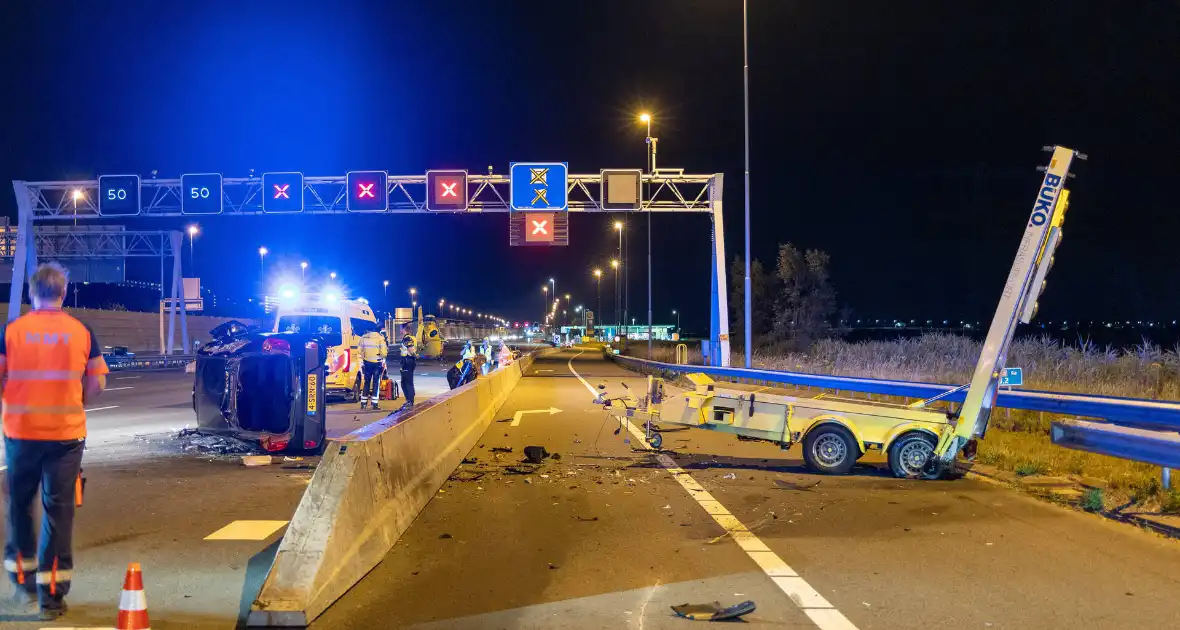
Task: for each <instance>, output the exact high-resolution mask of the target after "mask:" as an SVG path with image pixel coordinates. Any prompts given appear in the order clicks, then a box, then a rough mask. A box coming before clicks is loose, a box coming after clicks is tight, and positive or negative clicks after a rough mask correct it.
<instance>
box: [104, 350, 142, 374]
mask: <svg viewBox="0 0 1180 630" xmlns="http://www.w3.org/2000/svg"><path fill="white" fill-rule="evenodd" d="M102 358H103V360H104V361H106V362H107V367H110V368H112V369H116V368H121V367H125V366H127V365H128V364H130V363H131V362H132V361H134V360H135V353H134V352H132V351H131V349H130V348H128V347H127V346H106V347H104V348H103V349H102Z"/></svg>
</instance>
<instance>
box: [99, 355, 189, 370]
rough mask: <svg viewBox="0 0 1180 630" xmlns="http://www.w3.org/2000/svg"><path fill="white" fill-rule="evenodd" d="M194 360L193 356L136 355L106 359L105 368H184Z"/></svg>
mask: <svg viewBox="0 0 1180 630" xmlns="http://www.w3.org/2000/svg"><path fill="white" fill-rule="evenodd" d="M196 360H197V357H196V355H193V354H153V355H147V354H145V355H138V354H137V355H135V356H133V357H107V367H109V368H110V369H111V371H124V370H153V369H155V370H159V369H165V368H176V367H184V366H185V365H186V364H188V363H191V362H193V361H196Z"/></svg>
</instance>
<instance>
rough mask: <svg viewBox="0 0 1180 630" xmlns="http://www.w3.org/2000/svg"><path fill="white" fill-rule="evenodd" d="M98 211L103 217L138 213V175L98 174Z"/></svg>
mask: <svg viewBox="0 0 1180 630" xmlns="http://www.w3.org/2000/svg"><path fill="white" fill-rule="evenodd" d="M98 213H99V214H101V215H102V216H104V217H119V216H129V215H134V214H139V175H100V176H99V178H98Z"/></svg>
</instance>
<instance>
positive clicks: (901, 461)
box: [889, 431, 938, 479]
mask: <svg viewBox="0 0 1180 630" xmlns="http://www.w3.org/2000/svg"><path fill="white" fill-rule="evenodd" d="M936 446H938V443H937V442H936V441H935V440H934V437H933V436H931V435H930V434H928V433H923V432H920V431H914V432H911V433H906V434H905V435H902V436H901V437H899V438H897V439H896V440H894V441H893V444H891V445H890V446H889V470H890V471H891V472H893V476H894V477H898V478H900V479H936V478H937V475H931V474H930V473H929V472H927V470H926V462H927V460H929V459H930V457H931V456H932V455H933V454H934V447H936Z"/></svg>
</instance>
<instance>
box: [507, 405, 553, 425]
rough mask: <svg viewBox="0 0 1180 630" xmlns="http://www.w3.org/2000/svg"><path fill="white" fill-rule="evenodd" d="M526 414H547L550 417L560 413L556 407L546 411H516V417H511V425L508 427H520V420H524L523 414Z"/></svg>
mask: <svg viewBox="0 0 1180 630" xmlns="http://www.w3.org/2000/svg"><path fill="white" fill-rule="evenodd" d="M526 413H547V414H549V415H551V416H552V415H553V414H556V413H561V410H560V409H558V408H557V407H550V408H548V409H528V410H525V411H518V412H516V415H514V416H512V424H510V425H508V426H512V427H518V426H520V420H521V419H522V418H524V414H526Z"/></svg>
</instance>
